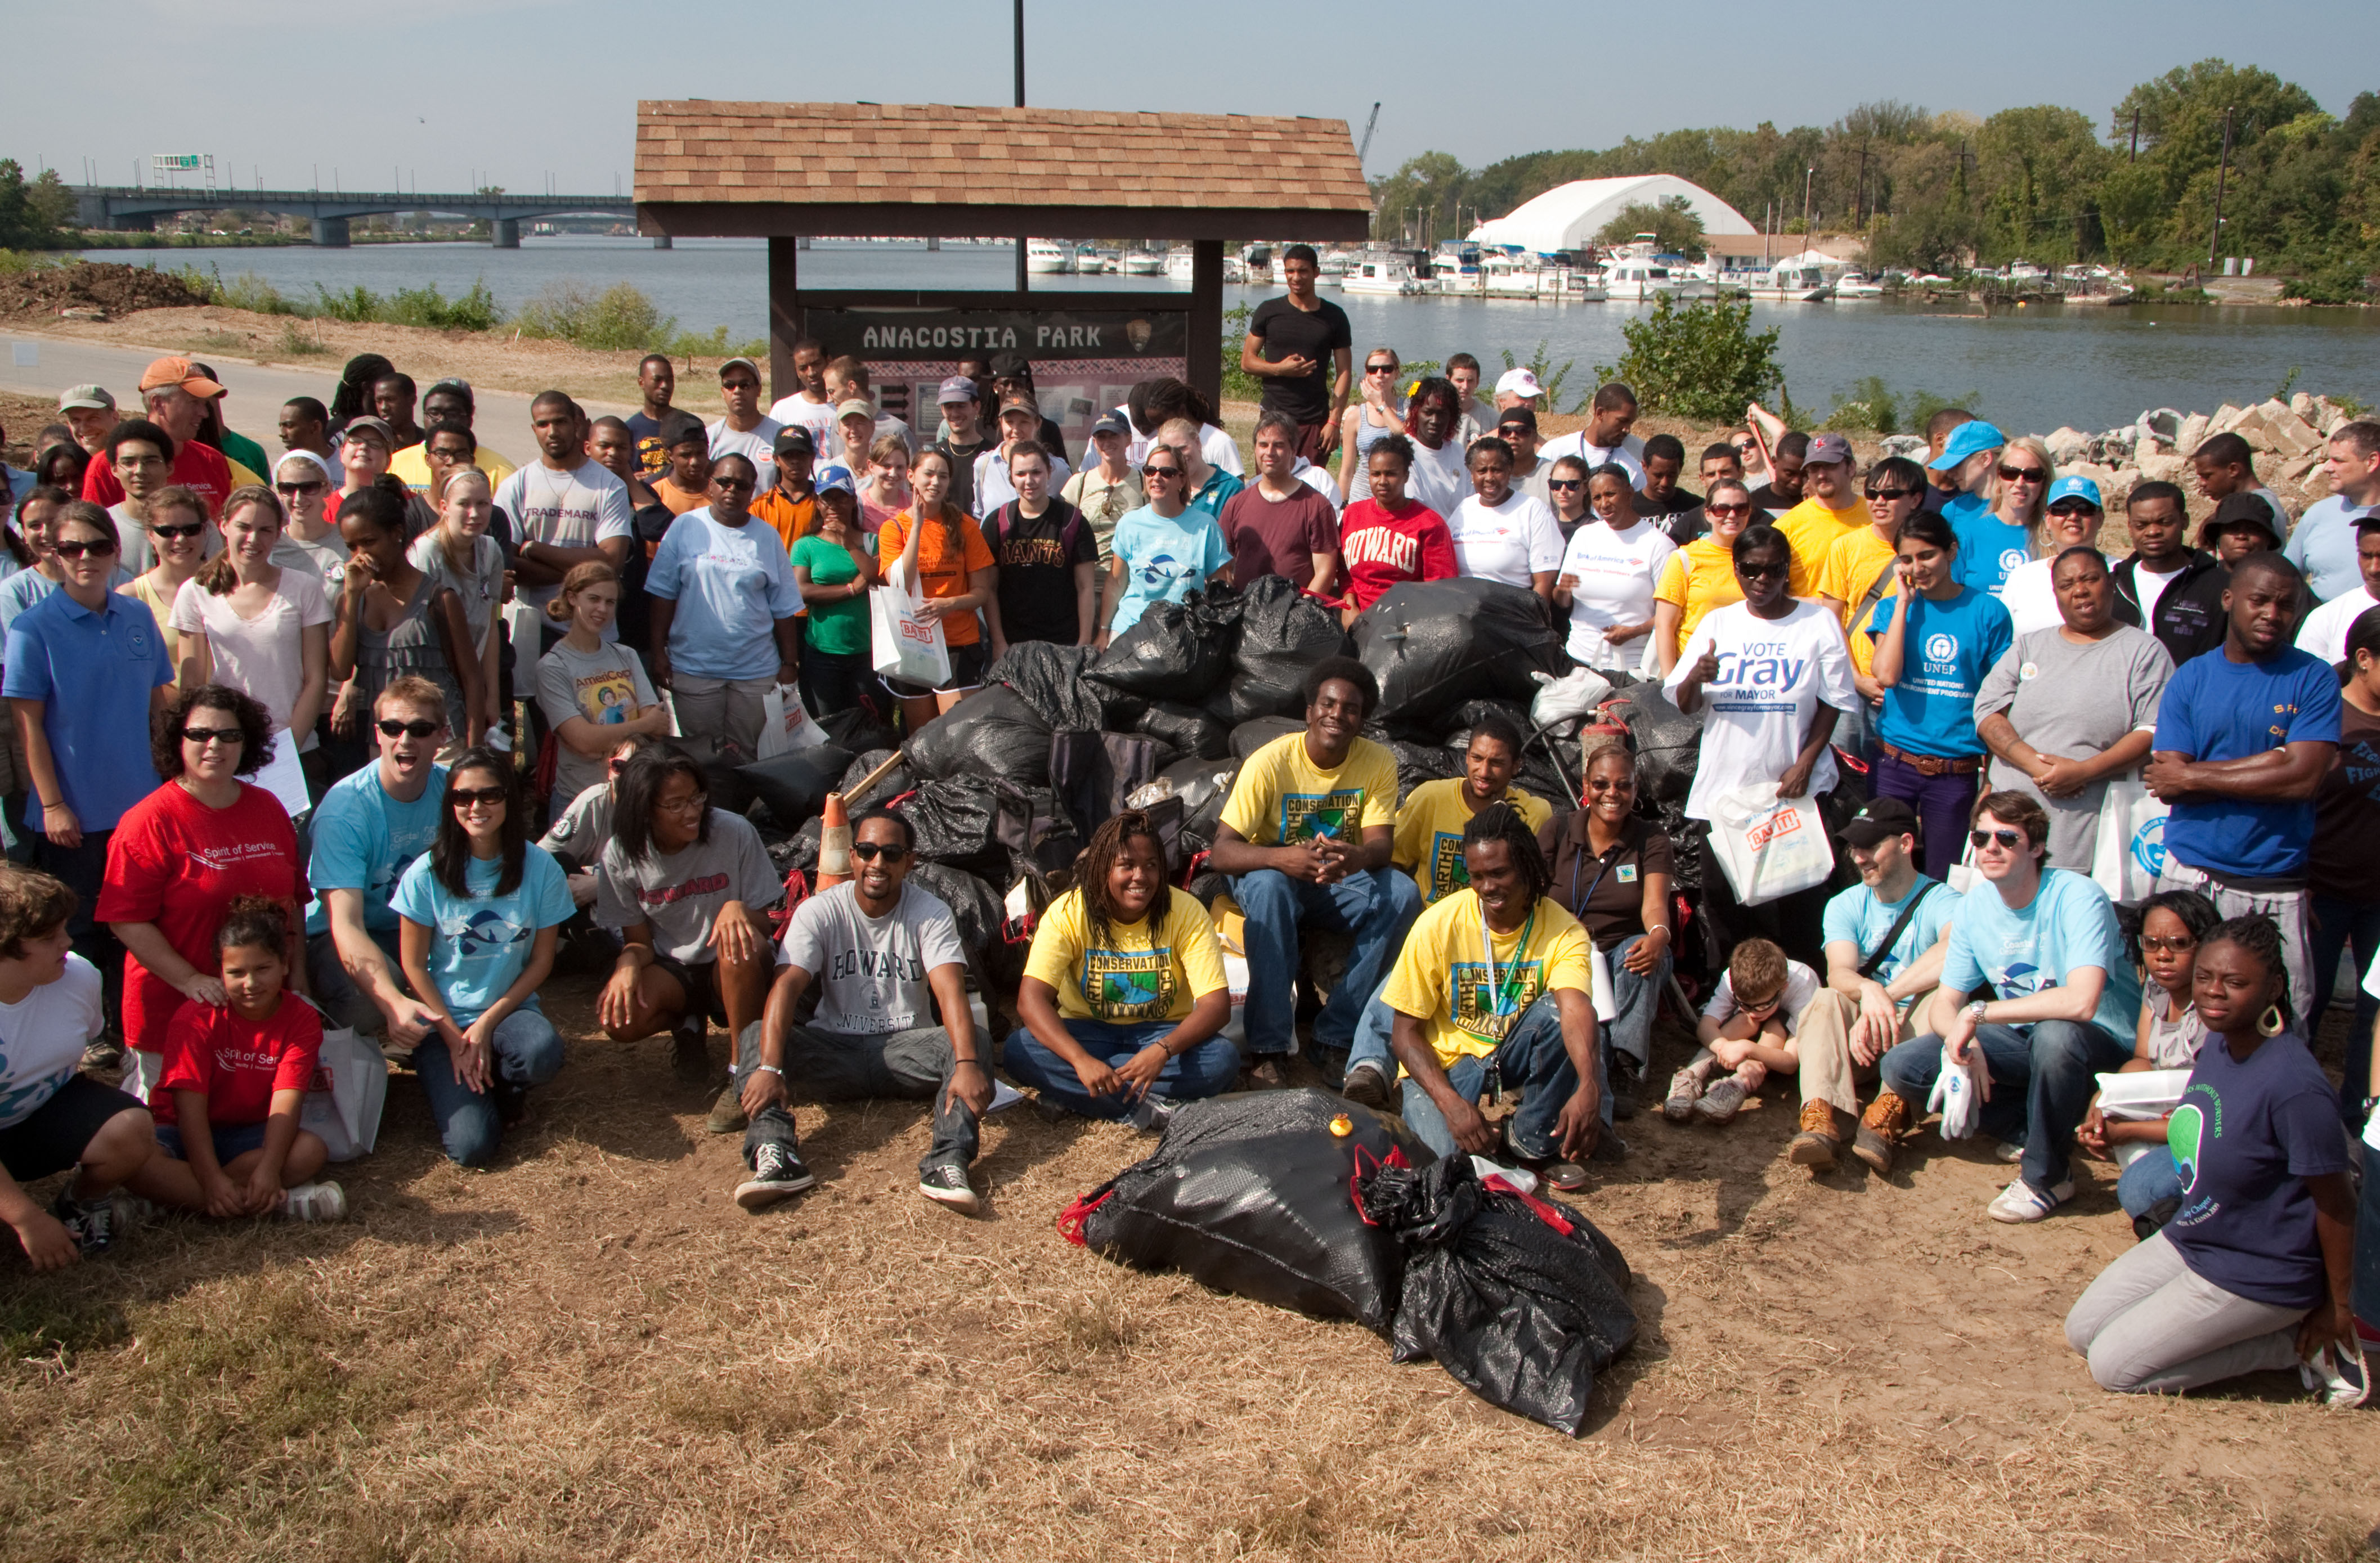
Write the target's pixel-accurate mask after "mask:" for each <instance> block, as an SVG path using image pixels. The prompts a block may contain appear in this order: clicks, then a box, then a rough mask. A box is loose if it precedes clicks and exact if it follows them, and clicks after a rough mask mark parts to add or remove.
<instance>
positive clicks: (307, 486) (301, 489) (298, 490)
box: [273, 478, 331, 495]
mask: <svg viewBox="0 0 2380 1563" xmlns="http://www.w3.org/2000/svg"><path fill="white" fill-rule="evenodd" d="M330 486H331V485H329V484H328V483H325V482H323V481H322V479H320V478H317V479H313V480H312V481H311V482H307V483H275V484H273V488H274V489H275V490H277V491H280V492H282V493H285V494H292V495H296V494H319V493H321V492H322V491H323V490H324V489H327V488H329V487H330Z"/></svg>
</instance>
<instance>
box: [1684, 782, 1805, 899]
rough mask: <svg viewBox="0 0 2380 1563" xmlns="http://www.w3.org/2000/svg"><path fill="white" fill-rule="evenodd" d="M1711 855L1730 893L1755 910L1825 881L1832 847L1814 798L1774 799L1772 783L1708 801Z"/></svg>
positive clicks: (1754, 785)
mask: <svg viewBox="0 0 2380 1563" xmlns="http://www.w3.org/2000/svg"><path fill="white" fill-rule="evenodd" d="M1710 844H1711V854H1712V855H1713V856H1715V857H1717V858H1718V866H1719V867H1720V868H1721V869H1722V870H1724V871H1725V872H1726V874H1727V882H1728V883H1729V885H1730V886H1731V887H1733V889H1734V891H1735V900H1736V904H1737V905H1739V906H1757V905H1759V904H1760V903H1763V902H1767V901H1775V900H1776V899H1778V898H1779V896H1786V895H1791V894H1792V893H1793V892H1794V891H1800V890H1807V889H1809V888H1810V887H1811V886H1812V885H1822V884H1825V883H1826V882H1827V876H1828V874H1831V873H1832V872H1834V867H1835V849H1834V847H1833V846H1832V845H1831V844H1830V843H1829V842H1828V840H1827V826H1826V821H1824V820H1823V819H1821V818H1819V817H1818V803H1817V800H1816V799H1815V798H1813V797H1811V796H1809V795H1808V794H1803V796H1801V797H1798V798H1780V797H1779V796H1778V795H1777V783H1776V782H1753V783H1752V784H1750V785H1749V786H1743V787H1735V788H1730V790H1728V791H1727V792H1724V793H1721V794H1719V795H1718V797H1717V798H1715V799H1713V800H1712V802H1711V818H1710Z"/></svg>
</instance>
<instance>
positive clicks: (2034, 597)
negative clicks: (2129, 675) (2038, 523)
mask: <svg viewBox="0 0 2380 1563" xmlns="http://www.w3.org/2000/svg"><path fill="white" fill-rule="evenodd" d="M2055 563H2058V561H2057V560H2056V559H2054V558H2053V559H2028V560H2026V561H2025V562H2024V563H2022V564H2020V565H2018V566H2017V567H2016V568H2015V569H2013V570H2010V572H2009V573H2008V579H2006V580H2004V581H2002V582H2001V583H2000V589H1999V600H2000V606H2001V607H2003V608H2005V609H2007V610H2008V611H2009V620H2010V623H2011V624H2013V625H2014V626H2015V629H2016V633H2017V634H2019V635H2031V634H2032V633H2033V632H2034V630H2045V629H2056V628H2057V627H2058V625H2060V624H2064V623H2065V622H2066V621H2065V620H2064V619H2063V618H2061V617H2059V616H2058V588H2057V587H2056V586H2054V585H2052V584H2051V582H2050V579H2049V567H2050V566H2051V565H2053V564H2055ZM2158 584H2159V585H2160V586H2162V585H2163V584H2164V583H2162V582H2160V583H2158ZM2152 611H2154V605H2152Z"/></svg>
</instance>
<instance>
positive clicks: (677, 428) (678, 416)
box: [662, 411, 710, 451]
mask: <svg viewBox="0 0 2380 1563" xmlns="http://www.w3.org/2000/svg"><path fill="white" fill-rule="evenodd" d="M688 440H699V441H701V442H702V443H703V444H704V445H705V446H708V445H709V444H710V430H708V429H705V428H704V427H703V426H702V419H700V418H697V417H695V416H694V415H693V414H692V413H690V412H684V411H679V412H673V413H671V414H670V415H669V417H668V418H665V419H664V420H662V449H663V450H665V451H666V450H670V449H673V448H674V447H676V446H679V445H683V444H685V443H686V442H687V441H688Z"/></svg>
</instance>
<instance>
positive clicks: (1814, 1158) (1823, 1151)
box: [1785, 1098, 1843, 1172]
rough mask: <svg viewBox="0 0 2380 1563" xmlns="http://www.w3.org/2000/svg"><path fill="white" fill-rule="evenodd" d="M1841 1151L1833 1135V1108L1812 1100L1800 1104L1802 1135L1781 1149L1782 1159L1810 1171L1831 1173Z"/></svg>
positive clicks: (1840, 1143) (1839, 1144)
mask: <svg viewBox="0 0 2380 1563" xmlns="http://www.w3.org/2000/svg"><path fill="white" fill-rule="evenodd" d="M1842 1149H1843V1141H1842V1136H1841V1135H1840V1134H1838V1133H1835V1109H1833V1108H1831V1107H1829V1106H1828V1105H1827V1104H1826V1103H1825V1102H1823V1101H1819V1100H1817V1099H1815V1098H1813V1099H1812V1100H1809V1101H1806V1102H1803V1104H1802V1132H1801V1133H1798V1134H1796V1135H1794V1136H1793V1143H1792V1144H1791V1145H1788V1146H1786V1147H1785V1159H1786V1160H1788V1161H1790V1162H1791V1163H1792V1164H1793V1165H1794V1166H1796V1167H1806V1168H1808V1169H1810V1170H1811V1171H1813V1172H1831V1171H1833V1170H1834V1169H1835V1157H1838V1156H1840V1155H1841V1154H1842Z"/></svg>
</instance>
